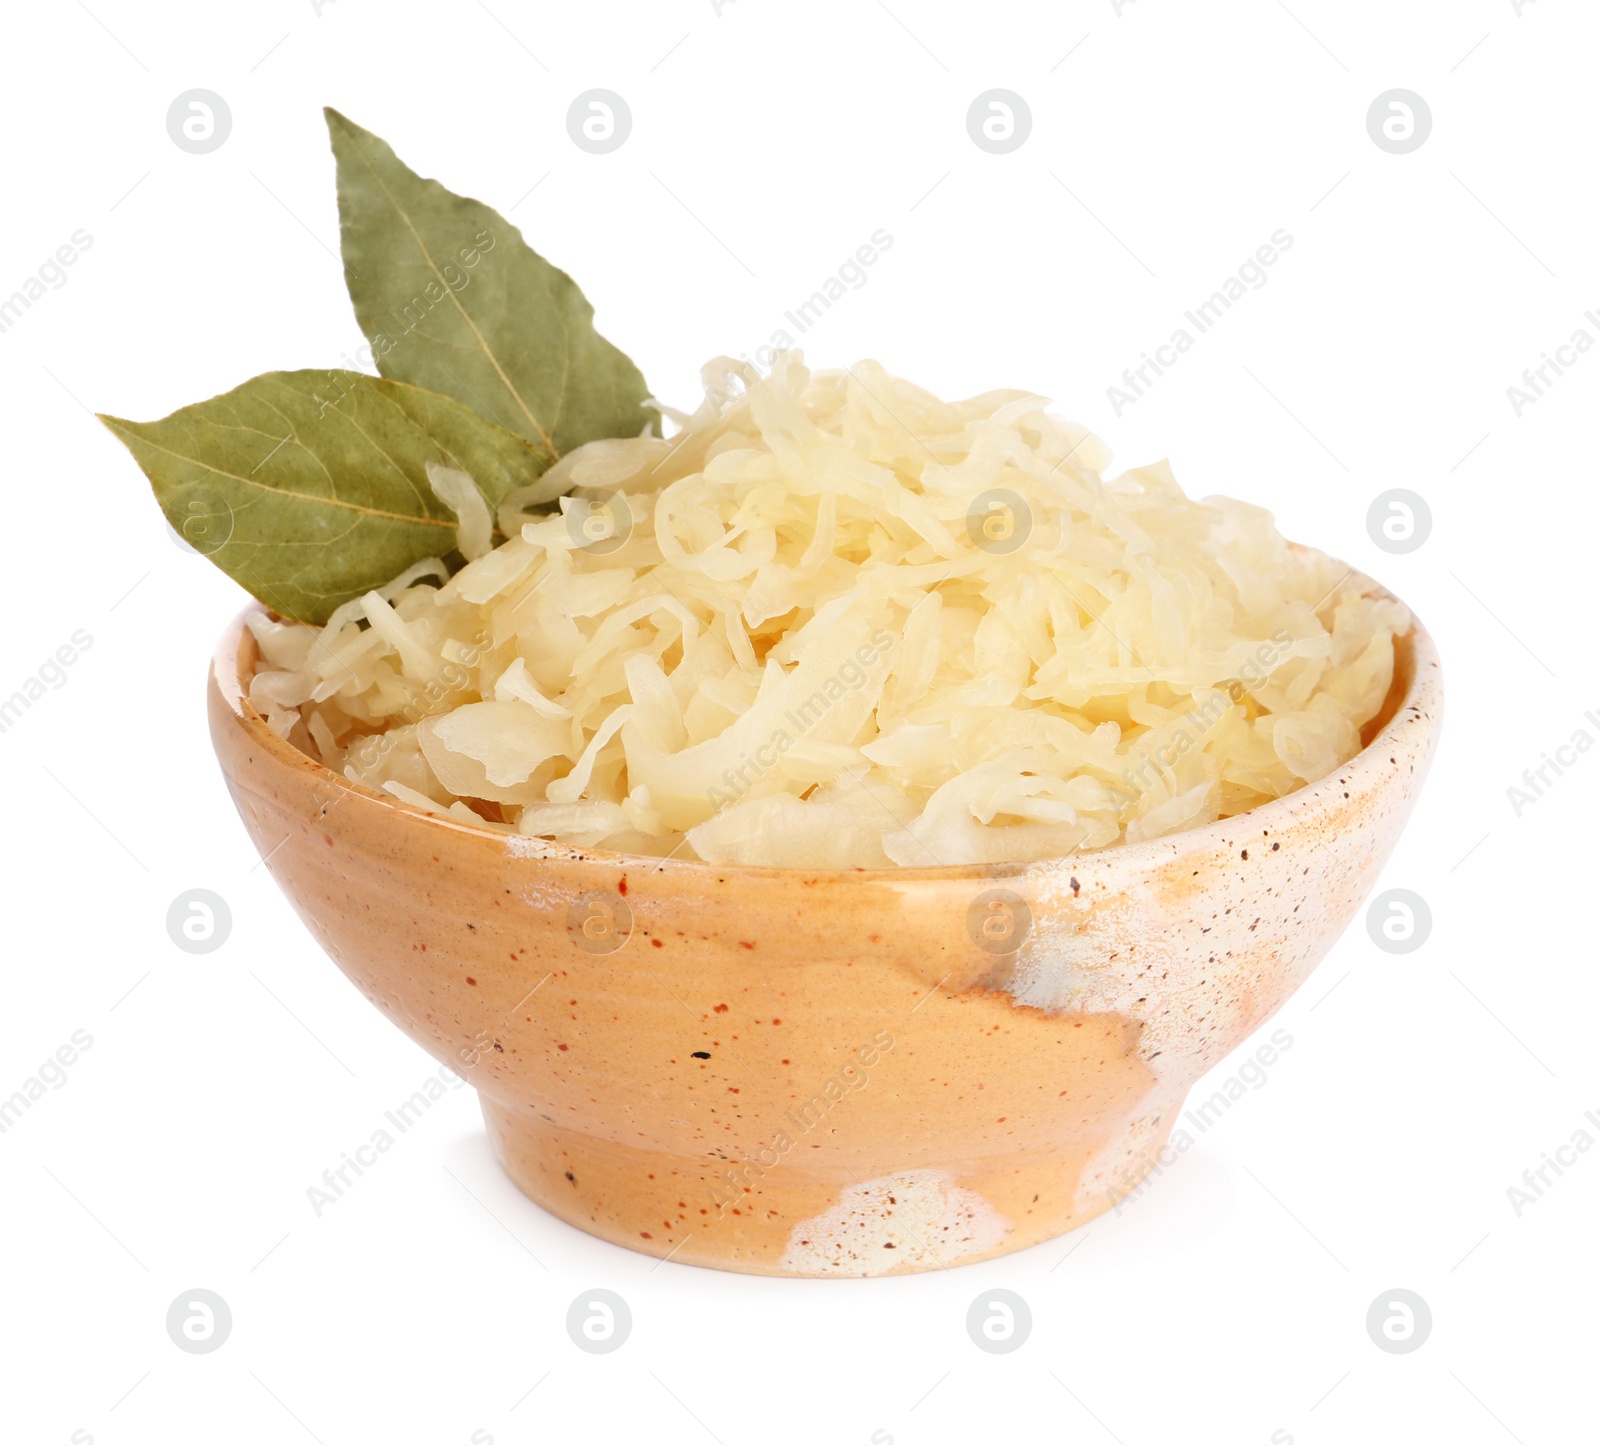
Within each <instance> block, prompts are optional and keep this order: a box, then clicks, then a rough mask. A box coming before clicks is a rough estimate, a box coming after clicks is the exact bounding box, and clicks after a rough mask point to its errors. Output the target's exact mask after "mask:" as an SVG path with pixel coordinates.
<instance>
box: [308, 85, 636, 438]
mask: <svg viewBox="0 0 1600 1445" xmlns="http://www.w3.org/2000/svg"><path fill="white" fill-rule="evenodd" d="M326 114H327V117H328V130H329V133H330V135H331V136H332V139H333V153H334V157H335V159H336V161H337V163H338V178H339V230H340V239H341V244H342V247H343V251H344V260H345V280H346V284H347V285H348V286H349V288H350V300H351V302H352V304H353V305H354V307H355V312H356V320H357V321H358V322H359V323H360V325H361V329H362V331H363V332H365V333H366V336H367V339H368V341H369V342H370V343H371V344H372V349H373V353H374V356H375V357H376V360H377V365H378V370H379V371H381V372H382V373H383V374H384V375H385V376H390V377H394V378H395V379H396V380H399V381H407V382H410V383H412V384H413V385H415V386H425V387H427V388H429V389H430V390H432V391H438V392H443V393H444V394H446V395H447V396H453V397H455V398H456V399H457V400H458V401H464V402H466V403H467V404H468V405H469V406H472V407H475V408H477V410H478V411H480V412H481V413H483V415H484V416H487V417H490V418H492V419H493V420H494V421H497V422H499V423H500V425H501V426H504V427H506V428H508V429H509V430H511V431H514V432H516V433H517V434H518V435H519V436H523V437H526V438H527V439H528V441H529V442H531V443H532V444H533V445H534V446H536V447H538V448H539V449H540V450H541V451H542V452H543V453H545V455H546V456H548V457H549V458H550V459H551V460H552V461H553V460H554V459H555V458H556V457H558V456H560V455H562V454H563V453H565V452H568V451H570V450H571V449H572V448H573V447H576V446H579V445H581V444H582V443H583V442H587V441H593V440H595V439H596V438H598V437H627V436H637V435H638V434H639V432H640V430H641V429H642V428H643V426H644V425H645V423H646V422H651V423H652V424H653V425H654V426H655V427H657V428H659V418H658V416H657V414H656V412H655V411H654V409H653V408H651V407H649V406H647V405H646V404H645V403H646V399H647V398H648V397H649V394H650V391H649V388H648V387H647V386H646V385H645V381H644V378H643V377H642V376H641V375H640V374H639V369H638V367H636V366H635V365H634V364H633V363H632V362H631V361H630V360H628V358H627V357H626V356H624V355H623V354H622V352H620V351H618V350H617V348H616V347H614V346H613V345H612V344H611V343H610V342H609V341H607V340H606V339H605V338H604V337H602V336H601V335H600V334H599V333H598V332H597V331H596V330H595V329H594V308H593V307H592V306H591V305H590V304H589V303H588V301H586V300H585V299H584V296H583V293H582V292H581V291H580V290H579V289H578V288H577V286H576V284H575V283H574V282H573V280H572V278H571V277H570V276H568V275H567V274H566V273H565V272H564V271H560V270H557V269H556V267H554V266H552V265H551V264H550V263H549V262H548V261H546V260H545V259H544V258H543V257H542V256H540V255H538V254H537V253H536V252H535V251H533V249H532V248H531V247H529V245H528V244H527V242H525V241H524V240H523V239H522V233H521V232H520V231H518V230H517V228H516V227H515V226H513V225H512V224H511V222H509V221H507V220H506V219H505V218H504V217H503V216H501V215H499V213H498V212H496V211H494V210H492V209H491V208H490V207H488V206H486V205H484V204H483V203H482V202H481V201H474V200H471V199H469V198H468V197H465V196H458V195H456V194H454V192H452V191H448V190H446V189H445V188H444V187H443V186H442V185H440V184H439V183H438V182H437V181H430V180H424V179H423V178H422V177H421V176H419V175H417V174H416V172H415V171H413V170H411V169H410V168H409V167H408V166H406V165H405V163H404V162H402V161H401V160H400V159H399V158H398V157H397V156H396V155H395V153H394V151H393V150H392V149H390V147H389V146H388V145H387V144H386V143H385V142H384V141H382V140H380V139H379V138H378V137H377V136H375V135H373V134H372V133H371V132H370V131H365V130H363V129H362V128H361V127H360V126H358V125H355V124H354V123H352V122H351V121H349V120H346V119H345V117H344V116H342V115H340V114H339V113H338V112H337V111H335V110H331V109H330V110H328V111H327V112H326Z"/></svg>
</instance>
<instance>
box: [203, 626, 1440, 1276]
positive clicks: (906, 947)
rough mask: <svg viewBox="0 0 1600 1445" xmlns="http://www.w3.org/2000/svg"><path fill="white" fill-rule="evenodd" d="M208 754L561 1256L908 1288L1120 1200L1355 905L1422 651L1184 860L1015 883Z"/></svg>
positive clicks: (277, 862)
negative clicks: (562, 1237)
mask: <svg viewBox="0 0 1600 1445" xmlns="http://www.w3.org/2000/svg"><path fill="white" fill-rule="evenodd" d="M256 656H257V654H256V644H255V639H254V637H253V636H252V635H251V634H250V633H249V631H248V630H247V629H246V628H245V626H244V619H243V617H242V616H241V617H240V618H239V619H238V620H236V621H235V622H234V624H233V625H232V627H230V628H229V630H228V632H227V635H226V636H225V637H224V638H223V640H222V643H221V646H220V648H219V649H218V652H217V655H216V659H215V664H214V666H213V668H212V671H211V678H210V685H209V689H208V695H209V708H210V719H211V736H212V739H213V742H214V744H215V747H216V751H217V756H218V758H219V760H220V761H221V764H222V771H223V774H224V776H225V777H226V778H227V781H228V786H229V789H230V791H231V792H232V794H233V799H234V802H235V803H236V804H237V806H238V809H239V813H240V816H241V817H242V818H243V819H244V822H245V826H246V827H247V828H248V829H249V832H250V836H251V838H252V839H253V840H254V841H255V845H256V847H257V849H258V850H259V851H260V853H261V855H262V857H263V858H264V859H265V860H266V864H267V867H268V868H269V869H270V870H271V872H272V875H273V877H274V878H276V879H277V881H278V884H279V886H280V887H281V888H282V889H283V891H284V892H285V893H286V894H287V895H288V897H289V900H290V901H291V902H292V903H293V904H294V906H295V908H296V909H297V910H298V911H299V914H300V916H301V917H302V918H303V919H304V920H305V922H306V926H307V927H308V928H309V929H310V930H311V932H312V933H313V934H314V935H315V937H316V939H317V941H318V942H319V943H320V944H321V945H322V947H323V948H324V949H325V950H326V951H327V953H328V955H329V956H330V957H331V958H332V959H333V961H334V962H335V963H336V964H338V966H339V967H340V968H341V969H343V970H344V972H345V974H346V975H347V976H348V977H349V978H350V980H351V981H352V982H353V983H354V984H355V985H356V987H357V988H359V989H360V990H361V991H362V992H363V993H364V994H366V996H367V997H368V998H369V999H371V1000H372V1002H373V1003H374V1004H376V1005H377V1006H378V1007H379V1008H380V1009H382V1010H383V1011H384V1012H385V1013H386V1014H388V1016H389V1017H390V1018H391V1019H392V1020H393V1021H394V1022H395V1023H396V1024H397V1025H399V1027H400V1028H402V1029H404V1030H405V1032H406V1033H407V1034H409V1035H410V1036H411V1038H413V1039H414V1040H416V1042H417V1043H418V1044H420V1045H421V1046H422V1047H423V1048H424V1049H426V1050H427V1051H428V1052H429V1053H430V1054H432V1055H433V1056H434V1058H436V1059H438V1060H440V1061H441V1062H443V1063H446V1064H449V1065H451V1066H452V1067H454V1068H455V1069H456V1070H457V1071H458V1072H459V1073H460V1074H462V1075H463V1077H465V1078H466V1079H467V1080H468V1082H470V1083H471V1084H472V1085H473V1086H474V1087H475V1088H476V1089H477V1090H478V1093H479V1096H480V1098H481V1100H482V1104H483V1113H484V1118H485V1120H486V1121H487V1123H488V1127H489V1134H490V1137H491V1139H492V1140H493V1143H494V1148H495V1152H496V1154H497V1155H498V1157H499V1159H500V1162H501V1164H502V1166H503V1167H504V1168H505V1171H506V1173H507V1174H509V1175H510V1176H511V1178H512V1179H513V1180H514V1181H515V1182H516V1184H517V1185H518V1187H519V1188H520V1189H521V1190H522V1191H523V1192H524V1193H525V1194H527V1195H528V1196H529V1198H531V1199H533V1200H534V1201H535V1202H537V1203H538V1204H540V1205H541V1206H543V1207H544V1208H545V1209H547V1210H549V1211H550V1212H551V1213H552V1214H554V1215H556V1216H557V1217H558V1218H560V1219H563V1220H566V1221H567V1222H568V1223H569V1224H573V1225H575V1226H577V1227H578V1228H579V1229H583V1230H587V1231H588V1232H589V1233H591V1234H595V1235H598V1236H600V1237H601V1238H602V1239H607V1240H610V1241H612V1242H613V1243H615V1244H620V1245H625V1246H626V1247H628V1248H629V1249H636V1250H640V1251H642V1252H644V1253H647V1254H652V1255H659V1256H667V1255H671V1256H672V1258H673V1259H675V1260H678V1261H680V1262H683V1263H688V1264H699V1265H707V1266H711V1267H713V1268H718V1269H730V1270H743V1271H748V1272H751V1273H757V1274H777V1275H793V1276H804V1277H824V1276H860V1275H879V1274H896V1273H907V1272H910V1271H915V1270H926V1269H936V1268H941V1267H944V1266H948V1265H951V1264H956V1263H965V1262H968V1261H973V1260H979V1259H987V1258H991V1257H993V1256H995V1255H1000V1254H1005V1253H1008V1252H1009V1251H1012V1250H1017V1249H1025V1248H1027V1247H1028V1246H1029V1245H1032V1244H1037V1243H1039V1242H1040V1241H1041V1240H1045V1239H1049V1238H1050V1237H1052V1236H1053V1235H1058V1234H1060V1233H1062V1232H1063V1231H1065V1230H1068V1229H1072V1228H1073V1227H1074V1226H1076V1225H1079V1224H1082V1223H1084V1222H1085V1221H1086V1220H1088V1219H1091V1218H1093V1217H1094V1216H1095V1215H1097V1214H1099V1213H1100V1212H1101V1211H1102V1210H1104V1209H1106V1208H1107V1207H1109V1205H1110V1204H1111V1203H1112V1202H1113V1201H1114V1200H1116V1199H1118V1198H1120V1197H1121V1196H1123V1195H1125V1194H1127V1193H1128V1192H1129V1191H1131V1190H1132V1189H1134V1188H1135V1187H1136V1186H1137V1185H1138V1183H1139V1181H1140V1179H1141V1178H1143V1176H1144V1175H1145V1174H1146V1173H1147V1172H1148V1171H1149V1169H1150V1168H1151V1166H1152V1164H1153V1163H1154V1162H1155V1158H1156V1155H1157V1154H1158V1152H1159V1151H1160V1150H1161V1149H1162V1147H1163V1146H1164V1145H1165V1143H1166V1140H1167V1136H1168V1135H1169V1133H1170V1132H1171V1129H1172V1126H1173V1122H1174V1120H1175V1119H1176V1117H1177V1115H1178V1113H1179V1111H1180V1109H1181V1107H1182V1105H1183V1101H1184V1097H1185V1095H1186V1094H1187V1092H1188V1089H1189V1087H1190V1085H1191V1084H1193V1083H1194V1081H1195V1080H1196V1079H1198V1078H1199V1077H1200V1076H1201V1075H1202V1074H1203V1073H1205V1072H1206V1071H1207V1070H1208V1069H1210V1068H1211V1067H1212V1066H1213V1065H1214V1064H1216V1063H1217V1062H1218V1061H1219V1060H1220V1059H1221V1058H1222V1057H1223V1056H1224V1055H1226V1054H1227V1053H1228V1052H1229V1051H1230V1050H1232V1049H1233V1048H1234V1047H1236V1046H1237V1045H1238V1044H1239V1043H1240V1042H1241V1041H1242V1040H1243V1039H1245V1038H1246V1037H1247V1036H1248V1035H1249V1034H1250V1033H1251V1032H1253V1031H1254V1030H1255V1029H1257V1028H1259V1027H1260V1026H1261V1024H1262V1023H1264V1022H1265V1021H1266V1020H1267V1019H1269V1018H1270V1017H1271V1016H1272V1015H1273V1013H1274V1012H1276V1010H1277V1009H1278V1008H1279V1007H1280V1006H1281V1005H1282V1004H1283V1003H1284V1001H1285V1000H1286V999H1287V998H1288V997H1289V995H1290V994H1292V993H1293V992H1294V991H1295V989H1297V988H1298V987H1299V986H1300V985H1301V984H1302V983H1303V982H1304V981H1305V980H1306V978H1307V976H1308V975H1309V974H1310V973H1311V971H1312V969H1313V968H1314V967H1315V966H1316V965H1317V963H1318V962H1319V961H1320V960H1321V958H1322V957H1323V955H1324V954H1325V953H1326V952H1327V951H1328V949H1329V948H1330V947H1331V946H1332V944H1333V942H1334V940H1335V939H1336V938H1337V937H1338V936H1339V934H1340V932H1341V931H1342V930H1343V929H1344V927H1345V925H1346V924H1347V923H1349V921H1350V919H1351V917H1352V916H1353V915H1354V914H1355V912H1356V910H1357V908H1358V907H1359V906H1360V904H1361V902H1362V899H1363V898H1364V897H1365V895H1366V893H1367V892H1368V890H1369V889H1370V888H1371V887H1372V884H1373V882H1374V881H1375V879H1376V878H1377V877H1378V874H1379V872H1380V870H1381V869H1382V867H1383V865H1384V862H1385V860H1386V859H1387V858H1388V856H1389V853H1390V850H1391V849H1392V848H1393V846H1394V843H1395V840H1396V838H1397V837H1398V836H1399V833H1400V829H1401V827H1402V826H1403V825H1404V823H1405V820H1406V817H1407V816H1408V814H1409V813H1410V811H1411V807H1412V804H1413V803H1414V802H1415V800H1416V796H1417V792H1418V790H1419V788H1420V787H1421V785H1422V780H1423V776H1424V774H1425V772H1426V770H1427V766H1428V762H1429V760H1430V758H1431V756H1432V753H1433V749H1434V746H1435V743H1436V741H1437V738H1438V733H1439V722H1440V704H1441V690H1440V671H1439V660H1438V657H1437V654H1436V653H1435V650H1434V647H1433V643H1432V641H1431V640H1430V638H1429V637H1428V635H1427V633H1426V632H1425V631H1424V630H1423V629H1422V627H1421V626H1420V624H1414V625H1413V627H1412V629H1411V631H1410V632H1409V633H1408V634H1407V635H1406V636H1405V637H1404V638H1401V639H1397V646H1396V667H1395V680H1394V686H1393V687H1392V689H1391V690H1390V694H1389V697H1388V699H1387V701H1386V703H1385V706H1384V708H1383V710H1382V711H1381V712H1380V713H1379V715H1378V717H1377V718H1376V719H1375V720H1374V721H1373V723H1372V724H1371V725H1370V726H1369V727H1368V729H1367V730H1366V733H1365V735H1364V741H1365V742H1366V746H1365V748H1364V749H1363V750H1362V751H1361V752H1360V753H1358V754H1357V755H1356V757H1354V758H1353V759H1352V760H1351V761H1350V762H1348V763H1346V764H1345V765H1344V766H1343V767H1341V768H1339V769H1338V770H1337V771H1336V772H1334V773H1332V774H1330V775H1328V776H1327V777H1325V778H1323V779H1321V780H1320V781H1318V782H1314V783H1310V784H1307V785H1306V786H1305V787H1303V788H1301V789H1300V790H1299V791H1297V792H1294V793H1291V794H1289V795H1287V796H1286V797H1283V798H1280V799H1278V800H1277V801H1275V802H1272V803H1269V804H1266V805H1265V806H1262V807H1259V808H1256V809H1254V810H1252V811H1250V812H1247V813H1243V814H1240V815H1238V816H1236V817H1232V818H1228V819H1224V820H1222V821H1220V822H1216V823H1212V824H1210V825H1208V826H1205V827H1201V828H1195V829H1193V830H1191V831H1189V832H1183V833H1176V834H1172V835H1169V836H1165V837H1161V838H1157V839H1153V840H1149V841H1145V842H1138V843H1125V844H1120V845H1118V846H1114V847H1110V848H1106V849H1103V850H1100V851H1097V852H1088V853H1080V854H1077V855H1075V856H1072V857H1069V858H1064V859H1059V860H1049V861H1045V862H1038V863H1026V864H1006V865H998V866H972V867H954V868H926V869H911V868H903V869H857V870H837V871H811V870H805V869H798V868H795V869H782V868H752V867H722V866H715V865H711V864H707V863H702V862H696V861H677V860H672V859H666V860H663V859H659V858H650V857H642V856H627V855H623V854H612V853H604V852H599V851H584V850H579V849H574V848H568V847H561V846H557V845H554V844H549V843H545V842H543V841H541V840H539V839H534V838H525V837H521V836H517V835H508V834H505V833H502V832H496V831H493V830H490V829H488V828H477V827H474V826H472V825H470V824H466V823H462V822H458V821H456V820H454V819H451V818H447V817H441V816H438V815H436V814H430V813H427V812H424V811H422V810H420V809H417V808H413V807H410V806H408V805H407V804H405V803H402V802H399V801H397V800H396V799H394V798H392V797H390V796H388V795H387V794H384V793H380V792H375V791H373V790H371V789H369V788H366V787H363V786H361V785H360V784H357V783H353V782H351V781H349V780H347V779H345V778H344V777H341V776H340V775H338V774H336V773H333V772H331V771H329V770H328V769H327V768H325V767H323V766H322V765H321V764H320V763H318V762H316V761H315V760H313V759H312V758H311V757H309V756H307V755H306V754H305V753H302V752H301V751H299V750H298V749H297V748H296V747H294V746H293V745H292V744H291V743H289V742H286V741H285V740H284V739H282V738H280V737H279V736H278V735H277V734H276V733H274V732H273V731H272V730H271V729H270V728H269V727H268V726H267V724H266V722H265V720H264V719H263V718H262V716H261V715H260V714H259V713H258V712H257V711H256V710H255V708H254V707H252V705H251V704H250V702H249V699H248V687H249V679H250V677H251V676H252V675H253V672H254V669H255V665H256Z"/></svg>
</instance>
